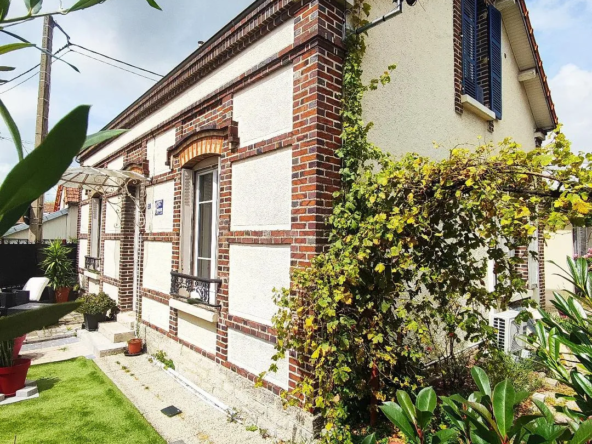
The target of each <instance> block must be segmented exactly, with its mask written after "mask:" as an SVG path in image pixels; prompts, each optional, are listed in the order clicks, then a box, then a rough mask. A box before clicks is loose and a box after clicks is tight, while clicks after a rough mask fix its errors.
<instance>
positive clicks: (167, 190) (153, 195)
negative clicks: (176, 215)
mask: <svg viewBox="0 0 592 444" xmlns="http://www.w3.org/2000/svg"><path fill="white" fill-rule="evenodd" d="M174 197H175V182H173V181H169V182H164V183H162V184H159V185H155V186H153V187H146V232H147V233H164V232H171V231H173V207H174ZM157 201H162V204H163V205H162V214H160V215H157V214H156V212H157V211H156V202H157Z"/></svg>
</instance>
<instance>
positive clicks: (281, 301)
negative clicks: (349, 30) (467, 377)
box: [271, 1, 592, 443]
mask: <svg viewBox="0 0 592 444" xmlns="http://www.w3.org/2000/svg"><path fill="white" fill-rule="evenodd" d="M368 12H369V7H368V5H367V4H365V3H363V2H362V1H358V2H357V3H356V7H355V8H354V14H353V25H354V27H358V26H360V25H363V24H364V23H365V17H366V16H367V15H368ZM346 45H347V55H346V59H345V66H344V80H343V81H344V88H343V99H342V100H343V111H342V119H343V133H342V142H343V145H342V148H341V149H340V150H339V152H338V155H339V156H340V157H341V159H342V170H341V174H342V181H343V187H342V190H341V191H340V192H338V193H336V194H335V196H334V197H335V203H334V209H333V213H332V215H331V216H330V218H329V226H330V230H331V231H330V237H329V245H328V248H327V250H326V252H325V253H324V254H321V255H319V256H318V257H316V258H315V259H314V260H313V261H312V263H311V264H310V267H308V268H307V269H301V270H296V271H295V272H294V273H293V276H292V287H291V289H284V290H283V291H281V292H278V293H277V294H276V303H277V304H278V306H279V311H278V313H277V314H276V316H275V317H274V319H273V323H274V327H275V329H276V330H277V346H276V349H277V354H276V356H275V359H276V360H277V359H282V358H283V357H284V356H286V354H287V353H289V352H295V353H296V356H297V357H298V360H299V361H300V364H301V367H302V368H305V369H307V370H308V373H306V374H305V375H304V377H303V378H302V380H301V381H300V382H299V384H298V385H297V387H296V388H295V389H294V390H293V391H291V392H290V393H286V394H284V396H285V397H286V400H287V401H288V402H290V403H294V404H299V405H303V406H304V407H305V408H308V409H315V410H316V411H318V412H320V413H321V414H322V415H323V417H324V419H325V428H324V431H323V435H322V436H323V440H324V442H327V443H329V442H331V443H333V442H340V443H351V442H352V439H353V435H354V434H355V430H356V427H357V425H359V424H368V422H369V416H370V415H371V412H372V410H373V409H374V408H375V407H374V405H375V403H377V402H381V401H385V400H392V399H394V396H395V391H396V390H397V389H399V388H401V387H408V388H411V389H414V388H415V387H417V385H418V384H419V383H420V382H421V381H422V380H423V378H425V377H426V368H425V363H426V362H428V361H429V360H430V359H432V358H433V350H434V349H435V348H443V349H445V350H446V352H447V353H448V354H454V353H456V350H457V348H458V347H459V346H460V345H462V344H464V343H466V342H467V341H482V342H481V347H488V346H489V345H490V343H491V342H490V341H491V339H492V337H491V335H492V333H493V332H492V329H491V328H490V327H489V325H488V319H487V318H486V316H485V314H486V313H487V312H488V310H489V309H490V308H497V309H504V308H505V307H506V306H507V305H508V303H509V302H510V300H511V298H512V297H513V296H515V295H516V294H519V293H525V292H526V288H525V283H524V281H523V279H522V278H521V276H520V274H519V273H518V271H517V267H516V266H517V265H518V264H519V263H521V261H523V260H524V259H523V258H521V257H519V256H515V255H511V254H509V252H510V251H512V250H515V249H516V248H518V247H520V246H526V245H529V244H530V243H531V241H532V239H533V238H534V236H535V235H536V231H537V229H541V230H544V232H545V233H550V232H553V231H556V230H557V229H560V228H563V227H565V226H566V224H568V223H573V224H574V225H582V224H583V223H584V222H585V219H586V218H587V217H588V214H589V212H590V211H591V210H592V205H591V204H590V203H589V196H588V193H589V190H590V185H591V182H592V172H591V171H590V169H589V168H588V166H587V165H588V162H589V161H590V160H591V159H592V155H590V154H586V155H584V154H574V153H572V152H571V149H570V143H569V141H568V140H567V139H566V138H565V136H564V135H563V134H561V133H560V132H559V131H557V132H555V134H554V141H553V142H552V143H550V144H549V145H547V146H545V147H542V148H536V149H533V150H524V149H522V148H521V147H520V146H519V145H517V144H516V143H514V142H512V141H511V140H510V139H507V140H505V141H504V142H503V143H501V144H500V145H499V146H492V145H489V144H483V145H482V146H479V147H477V148H472V149H465V148H454V149H452V150H450V152H449V154H448V157H447V158H446V159H444V160H441V161H435V160H432V159H430V158H427V157H421V156H419V155H417V154H413V153H412V151H413V147H407V148H405V151H407V152H409V153H408V154H405V155H403V156H402V157H400V158H393V157H392V156H391V155H389V154H387V153H384V152H383V151H381V150H380V149H379V148H377V147H375V146H374V145H372V144H371V143H370V142H368V132H369V131H370V129H371V125H370V124H366V123H364V122H363V120H362V98H363V96H364V94H365V93H367V92H368V91H371V90H375V89H377V88H378V87H379V86H380V85H381V84H387V83H388V82H389V81H390V72H391V71H392V69H394V66H390V67H389V69H388V71H386V72H385V73H384V75H383V76H381V77H380V78H379V79H376V80H373V81H371V82H370V83H369V84H364V83H363V82H362V60H363V57H364V52H365V43H364V36H362V35H350V36H349V37H348V38H347V42H346ZM377 93H380V92H377ZM491 262H493V264H494V269H495V272H496V275H497V282H496V284H495V288H494V289H493V291H488V289H487V288H486V280H487V273H488V265H489V264H490V263H491ZM434 332H437V333H434ZM274 369H275V365H273V366H272V368H271V370H274Z"/></svg>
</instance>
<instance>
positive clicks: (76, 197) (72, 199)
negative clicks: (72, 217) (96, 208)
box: [53, 185, 80, 211]
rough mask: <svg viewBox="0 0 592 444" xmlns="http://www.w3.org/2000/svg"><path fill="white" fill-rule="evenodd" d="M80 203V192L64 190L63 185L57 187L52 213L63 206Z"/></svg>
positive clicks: (69, 189)
mask: <svg viewBox="0 0 592 444" xmlns="http://www.w3.org/2000/svg"><path fill="white" fill-rule="evenodd" d="M78 203H80V190H77V189H75V188H65V187H64V186H63V185H59V186H58V190H57V191H56V200H55V205H54V207H53V211H59V210H60V209H61V207H62V204H63V205H66V206H67V205H72V204H74V205H77V204H78Z"/></svg>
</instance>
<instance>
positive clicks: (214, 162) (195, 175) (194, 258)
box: [180, 158, 219, 304]
mask: <svg viewBox="0 0 592 444" xmlns="http://www.w3.org/2000/svg"><path fill="white" fill-rule="evenodd" d="M218 176H219V175H218V159H217V158H212V159H208V161H204V162H202V163H200V164H198V165H197V166H196V167H195V168H194V169H193V170H189V169H184V170H182V194H181V200H182V202H181V204H182V205H181V246H180V250H181V251H180V253H181V264H180V265H181V266H180V271H181V273H183V274H187V275H191V276H193V277H194V278H197V279H198V280H202V282H203V281H205V282H207V280H211V279H216V278H217V265H218V262H217V253H218V206H219V192H218ZM204 285H206V286H207V288H209V298H208V299H209V300H207V301H205V302H208V303H210V304H215V300H216V290H217V285H216V284H213V283H212V284H210V285H207V284H204ZM188 296H189V297H192V298H193V297H195V298H201V299H202V300H203V297H200V296H199V295H197V294H196V293H195V292H190V293H189V294H188Z"/></svg>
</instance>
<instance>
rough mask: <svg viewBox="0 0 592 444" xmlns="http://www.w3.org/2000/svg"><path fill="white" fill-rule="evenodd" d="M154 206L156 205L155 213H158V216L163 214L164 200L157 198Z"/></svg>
mask: <svg viewBox="0 0 592 444" xmlns="http://www.w3.org/2000/svg"><path fill="white" fill-rule="evenodd" d="M154 206H155V210H154V214H156V215H157V216H162V212H163V208H164V201H163V200H157V201H156V202H154Z"/></svg>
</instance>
